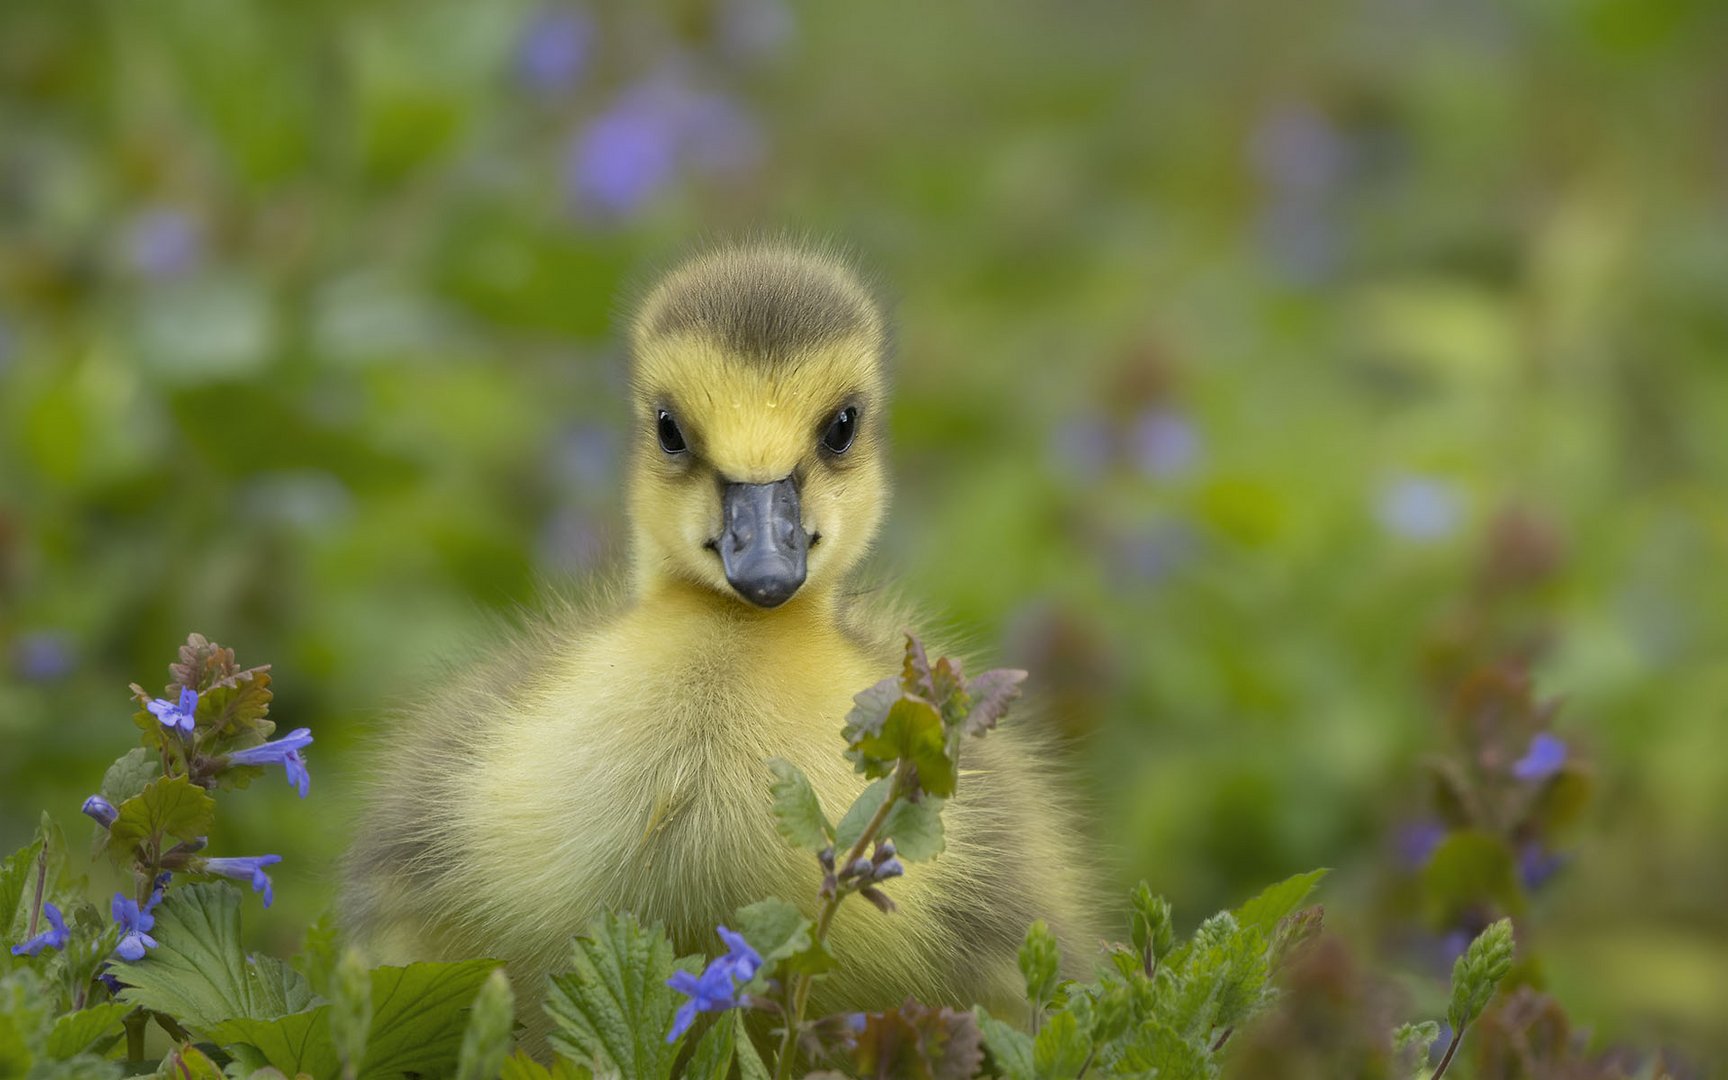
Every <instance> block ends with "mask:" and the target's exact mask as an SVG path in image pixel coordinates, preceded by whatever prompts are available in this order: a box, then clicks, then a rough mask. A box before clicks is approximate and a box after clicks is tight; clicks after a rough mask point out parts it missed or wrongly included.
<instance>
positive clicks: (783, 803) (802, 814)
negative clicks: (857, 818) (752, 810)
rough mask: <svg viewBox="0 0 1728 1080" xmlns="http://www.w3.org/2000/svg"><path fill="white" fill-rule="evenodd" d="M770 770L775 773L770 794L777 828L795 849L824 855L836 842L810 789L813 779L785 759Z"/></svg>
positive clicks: (775, 760)
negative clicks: (833, 842) (804, 849)
mask: <svg viewBox="0 0 1728 1080" xmlns="http://www.w3.org/2000/svg"><path fill="white" fill-rule="evenodd" d="M768 768H769V770H770V771H772V772H773V773H774V783H773V784H772V786H771V787H770V788H769V790H770V791H771V792H772V793H773V795H774V826H775V828H777V829H779V830H780V835H781V836H783V837H785V838H786V841H787V843H789V844H791V845H792V846H793V847H800V848H807V849H808V850H810V851H821V850H822V849H823V848H825V847H827V846H828V844H829V842H830V841H831V840H833V838H834V826H832V825H830V824H828V817H827V815H826V814H824V813H822V803H821V802H820V801H819V800H818V799H817V798H816V791H815V789H813V788H812V787H811V786H810V778H809V777H807V776H805V775H804V773H803V771H802V770H800V769H799V768H798V766H796V765H794V764H792V763H791V762H790V761H786V760H784V759H782V758H772V759H770V760H769V762H768Z"/></svg>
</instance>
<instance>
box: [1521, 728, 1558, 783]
mask: <svg viewBox="0 0 1728 1080" xmlns="http://www.w3.org/2000/svg"><path fill="white" fill-rule="evenodd" d="M1565 764H1566V744H1565V743H1563V742H1561V741H1560V740H1559V739H1558V738H1556V737H1555V736H1554V735H1551V734H1549V733H1548V732H1546V731H1539V732H1537V733H1536V737H1535V738H1533V739H1531V740H1530V749H1529V750H1527V751H1525V753H1524V756H1523V757H1521V758H1519V759H1518V760H1517V761H1515V762H1513V763H1512V775H1513V776H1516V777H1517V778H1518V779H1520V780H1546V779H1548V778H1549V777H1550V776H1553V775H1554V774H1555V773H1557V772H1559V771H1560V768H1561V766H1563V765H1565Z"/></svg>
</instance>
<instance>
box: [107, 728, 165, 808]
mask: <svg viewBox="0 0 1728 1080" xmlns="http://www.w3.org/2000/svg"><path fill="white" fill-rule="evenodd" d="M152 719H154V718H152ZM161 775H162V756H161V755H160V754H155V753H152V752H150V751H149V750H147V749H145V748H144V747H142V746H134V747H133V748H132V749H130V750H128V751H127V752H126V753H124V754H122V755H121V756H120V757H119V758H117V759H116V760H115V762H114V764H112V765H110V766H108V771H107V772H106V773H105V774H103V776H102V787H101V792H102V797H103V798H104V799H107V800H108V801H109V802H110V803H111V804H113V805H114V806H116V807H118V806H120V805H121V804H122V803H124V802H125V801H126V800H127V799H130V798H133V797H135V796H137V795H139V794H141V793H142V792H143V791H144V788H145V787H146V786H148V785H149V783H150V781H152V780H154V779H156V778H157V777H158V776H161Z"/></svg>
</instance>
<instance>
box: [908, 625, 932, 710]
mask: <svg viewBox="0 0 1728 1080" xmlns="http://www.w3.org/2000/svg"><path fill="white" fill-rule="evenodd" d="M900 687H901V689H903V690H905V691H906V692H907V693H908V694H915V695H917V696H919V697H921V698H923V699H924V700H925V701H935V700H937V698H936V682H935V679H934V678H933V677H932V675H931V671H930V657H929V656H928V655H926V654H925V652H924V643H923V642H922V641H919V640H918V635H916V634H911V633H909V634H907V635H906V658H905V660H904V661H902V662H901V665H900Z"/></svg>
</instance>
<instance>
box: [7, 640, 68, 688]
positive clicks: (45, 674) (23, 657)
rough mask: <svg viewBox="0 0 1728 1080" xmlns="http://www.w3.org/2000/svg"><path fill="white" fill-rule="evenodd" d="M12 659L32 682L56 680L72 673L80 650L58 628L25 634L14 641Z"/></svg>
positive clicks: (22, 674)
mask: <svg viewBox="0 0 1728 1080" xmlns="http://www.w3.org/2000/svg"><path fill="white" fill-rule="evenodd" d="M12 662H13V664H14V665H15V666H16V667H17V669H18V674H19V675H21V676H23V677H24V678H25V679H27V680H29V681H30V682H54V681H56V680H58V679H64V678H65V677H66V676H68V675H70V674H72V669H73V668H75V667H77V666H78V654H77V652H76V650H75V649H74V648H73V647H72V639H71V638H70V637H68V636H67V635H66V634H63V633H60V632H58V631H53V630H46V631H39V632H37V633H34V634H25V635H23V636H22V637H20V638H19V639H18V640H17V641H16V642H14V643H13V645H12Z"/></svg>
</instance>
